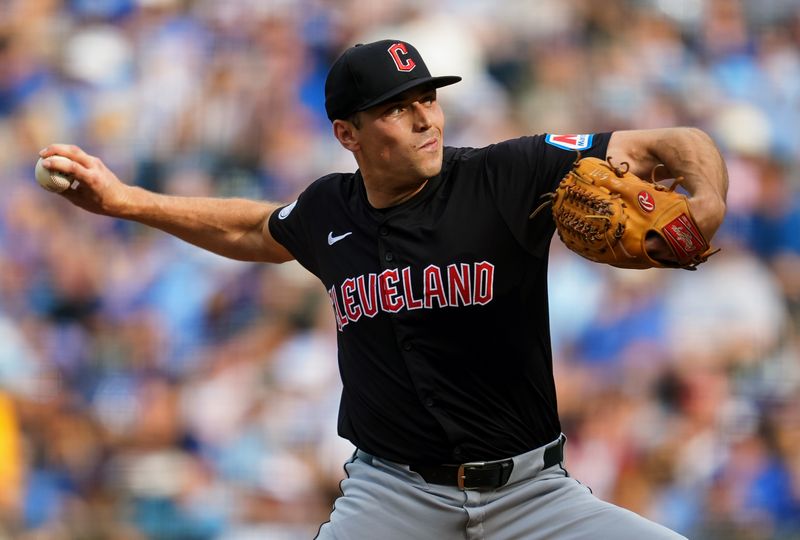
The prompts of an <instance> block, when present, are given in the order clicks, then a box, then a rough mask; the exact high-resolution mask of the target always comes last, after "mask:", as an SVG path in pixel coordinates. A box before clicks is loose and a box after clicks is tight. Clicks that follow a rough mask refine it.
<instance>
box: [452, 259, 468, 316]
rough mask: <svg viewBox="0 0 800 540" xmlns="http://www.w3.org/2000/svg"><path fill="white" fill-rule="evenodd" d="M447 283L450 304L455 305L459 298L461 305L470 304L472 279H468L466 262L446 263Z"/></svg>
mask: <svg viewBox="0 0 800 540" xmlns="http://www.w3.org/2000/svg"><path fill="white" fill-rule="evenodd" d="M447 284H448V288H447V289H448V291H449V293H450V305H451V306H456V307H457V306H458V301H459V299H460V300H461V305H462V306H468V305H470V304H472V280H471V279H470V275H469V265H468V264H467V263H461V264H460V265H455V264H451V265H448V267H447Z"/></svg>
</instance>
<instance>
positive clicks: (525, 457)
mask: <svg viewBox="0 0 800 540" xmlns="http://www.w3.org/2000/svg"><path fill="white" fill-rule="evenodd" d="M557 443H558V441H554V442H553V443H551V444H557ZM551 444H548V445H546V446H543V447H541V448H537V449H535V450H532V451H530V452H527V453H525V454H521V455H519V456H516V457H514V458H513V459H514V468H513V470H512V472H511V476H510V477H509V479H508V482H507V483H506V485H504V486H502V487H500V488H498V489H490V490H466V491H462V490H460V489H459V488H458V487H455V486H442V485H437V484H428V483H426V482H425V480H423V479H422V477H421V476H420V475H419V474H417V473H416V472H413V471H411V470H409V468H408V465H401V464H397V463H393V462H390V461H386V460H384V459H380V458H377V457H374V456H371V455H369V454H366V453H364V452H362V451H360V450H359V451H357V452H356V453H355V454H354V455H353V457H352V458H351V459H350V460H349V461H348V462H347V463H346V464H345V472H346V473H347V478H346V479H345V480H343V481H342V484H341V489H342V495H341V496H340V497H339V498H338V499H336V502H335V503H334V508H333V512H332V513H331V517H330V521H328V522H326V523H324V524H323V525H322V527H321V528H320V531H319V534H318V535H317V537H316V538H317V539H318V540H333V539H336V540H538V539H541V540H578V539H581V540H588V539H591V540H605V539H609V540H645V539H646V540H680V539H684V540H685V538H684V537H683V536H681V535H679V534H677V533H675V532H673V531H671V530H669V529H667V528H665V527H663V526H661V525H658V524H656V523H654V522H652V521H649V520H647V519H645V518H643V517H641V516H639V515H638V514H635V513H633V512H631V511H629V510H625V509H623V508H620V507H618V506H614V505H613V504H609V503H607V502H604V501H601V500H600V499H598V498H597V497H595V496H594V495H592V493H591V491H590V490H589V489H588V488H587V487H586V486H584V485H582V484H580V483H579V482H578V481H576V480H575V479H573V478H570V477H569V476H568V475H567V472H566V470H565V469H564V468H563V464H562V465H555V466H552V467H550V468H549V469H544V470H542V466H543V456H544V450H545V448H546V447H548V446H551Z"/></svg>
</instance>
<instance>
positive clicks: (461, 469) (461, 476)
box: [458, 461, 486, 491]
mask: <svg viewBox="0 0 800 540" xmlns="http://www.w3.org/2000/svg"><path fill="white" fill-rule="evenodd" d="M484 465H486V462H485V461H470V462H469V463H462V464H461V465H459V466H458V489H460V490H461V491H466V490H468V489H479V488H477V487H474V488H473V487H464V480H465V479H466V477H467V474H466V470H465V468H473V467H483V466H484Z"/></svg>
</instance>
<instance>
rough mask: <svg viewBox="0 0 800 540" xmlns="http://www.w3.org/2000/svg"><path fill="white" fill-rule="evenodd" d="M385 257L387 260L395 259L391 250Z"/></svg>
mask: <svg viewBox="0 0 800 540" xmlns="http://www.w3.org/2000/svg"><path fill="white" fill-rule="evenodd" d="M383 258H384V259H385V260H386V262H392V261H393V260H394V255H393V254H392V252H391V251H389V252H387V253H386V255H384V256H383Z"/></svg>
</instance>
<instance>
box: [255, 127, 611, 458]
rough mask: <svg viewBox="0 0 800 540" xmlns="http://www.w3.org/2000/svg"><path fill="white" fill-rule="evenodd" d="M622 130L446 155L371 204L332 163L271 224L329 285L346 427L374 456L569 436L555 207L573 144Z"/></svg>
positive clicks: (458, 451) (595, 150) (463, 454)
mask: <svg viewBox="0 0 800 540" xmlns="http://www.w3.org/2000/svg"><path fill="white" fill-rule="evenodd" d="M609 137H610V134H608V133H605V134H597V135H572V136H565V135H537V136H530V137H522V138H519V139H513V140H509V141H505V142H501V143H498V144H494V145H491V146H488V147H486V148H480V149H475V148H449V147H446V148H445V150H444V163H443V168H442V171H441V173H440V174H439V175H438V176H436V177H435V178H432V179H430V180H429V181H428V182H427V184H426V185H425V186H424V187H423V188H422V190H421V191H420V192H419V193H417V194H416V195H415V196H414V197H412V198H411V199H410V200H408V201H406V202H404V203H402V204H400V205H397V206H394V207H391V208H386V209H376V208H373V207H372V206H371V205H370V204H369V202H368V200H367V196H366V191H365V188H364V184H363V180H362V178H361V175H360V173H359V172H356V173H349V174H331V175H328V176H325V177H322V178H320V179H318V180H317V181H315V182H314V183H313V184H311V185H310V186H309V187H308V188H307V189H306V190H305V191H304V192H303V193H302V194H301V195H300V197H299V198H298V199H297V201H295V202H294V203H292V204H290V205H288V206H285V207H283V208H281V209H280V210H279V211H276V212H274V213H273V214H272V216H271V218H270V222H269V227H270V232H271V233H272V235H273V236H274V238H275V239H276V240H277V241H278V242H280V243H281V244H283V245H284V246H285V247H286V248H287V249H288V250H289V251H290V252H291V253H292V254H293V255H294V256H295V258H296V259H297V260H298V261H299V262H300V264H302V265H303V266H304V267H305V268H307V269H308V270H310V271H311V272H312V273H314V274H315V275H316V276H317V277H318V278H319V279H320V280H321V281H322V282H323V284H324V285H325V287H326V289H327V290H328V294H329V296H330V300H331V306H332V308H333V313H334V317H335V320H336V325H337V328H338V348H339V369H340V373H341V376H342V382H343V386H344V389H343V392H342V399H341V404H340V410H339V433H340V435H341V436H343V437H345V438H347V439H349V440H350V441H352V443H353V444H354V445H356V446H357V447H359V448H361V449H363V450H364V451H366V452H369V453H371V454H373V455H376V456H380V457H383V458H385V459H389V460H392V461H397V462H401V463H415V464H440V463H453V462H455V463H461V462H466V461H475V460H493V459H500V458H504V457H508V456H512V455H517V454H520V453H523V452H526V451H528V450H531V449H533V448H536V447H538V446H541V445H543V444H546V443H548V442H550V441H552V440H554V439H555V438H556V437H557V436H558V434H559V433H560V432H561V426H560V424H559V420H558V414H557V407H556V394H555V385H554V381H553V370H552V358H551V349H550V331H549V320H548V300H547V255H548V251H549V246H550V240H551V238H552V236H553V232H554V229H555V228H554V225H553V222H552V218H551V217H550V214H549V212H542V213H540V214H538V215H537V216H536V218H534V219H532V220H530V219H529V218H528V216H529V215H530V213H531V211H532V210H533V209H534V208H535V207H536V206H537V205H538V204H539V202H540V196H541V195H542V194H544V193H546V192H549V191H552V190H553V189H554V188H555V187H556V185H557V184H558V182H559V180H560V179H561V178H562V177H563V176H564V175H565V174H566V172H567V171H568V170H569V169H570V167H571V165H572V163H573V162H574V161H575V159H576V156H577V153H576V151H575V149H576V148H577V149H581V155H582V156H583V157H586V156H595V157H600V158H604V157H605V152H606V147H607V145H608V139H609Z"/></svg>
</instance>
